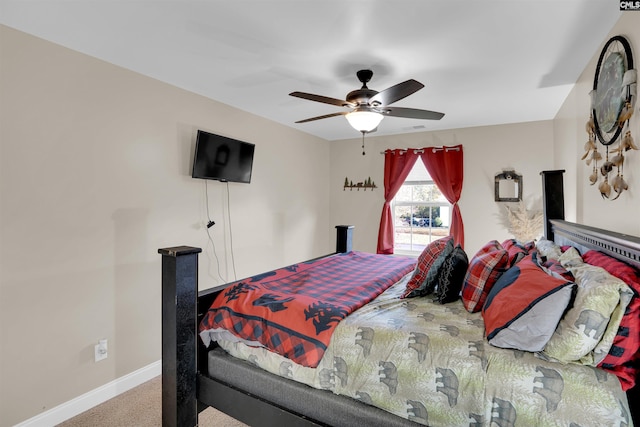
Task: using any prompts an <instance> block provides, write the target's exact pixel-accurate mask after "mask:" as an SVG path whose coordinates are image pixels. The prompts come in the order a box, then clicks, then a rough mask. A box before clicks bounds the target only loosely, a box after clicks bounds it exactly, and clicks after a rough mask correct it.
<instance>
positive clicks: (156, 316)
mask: <svg viewBox="0 0 640 427" xmlns="http://www.w3.org/2000/svg"><path fill="white" fill-rule="evenodd" d="M615 34H624V35H626V36H627V37H629V39H630V41H631V44H632V47H633V48H634V54H636V55H640V51H638V48H637V46H639V45H640V14H637V13H633V12H629V13H625V14H623V17H622V19H621V21H620V22H619V23H618V25H617V26H616V27H615V29H614V30H613V31H612V34H611V35H615ZM605 41H606V40H604V41H603V45H604V42H605ZM598 54H599V52H596V53H595V54H594V59H593V60H592V62H591V64H590V65H589V66H588V67H587V69H586V70H585V71H584V73H583V75H582V77H581V78H580V80H579V81H578V83H577V85H576V88H575V89H574V91H573V92H572V93H571V96H569V98H568V99H567V101H566V102H565V104H564V106H563V107H562V109H561V111H560V112H559V114H558V117H557V118H556V119H555V120H553V121H543V122H531V123H520V124H514V125H505V126H489V127H481V128H469V129H457V130H451V131H439V132H424V133H414V134H409V135H402V136H392V137H370V136H368V137H367V138H366V148H367V155H366V156H362V155H361V150H360V144H361V140H360V139H359V138H354V139H353V140H346V141H336V142H332V143H327V142H326V141H322V140H320V139H317V138H314V137H311V136H309V135H307V134H303V133H300V132H296V131H295V130H292V129H289V128H286V127H283V126H279V125H276V124H273V123H271V122H268V121H266V120H263V119H261V118H258V117H255V116H252V115H249V114H247V113H244V112H240V111H238V110H235V109H233V108H230V107H228V106H225V105H221V104H219V103H216V102H214V101H211V100H208V99H205V98H203V97H200V96H197V95H194V94H192V93H189V92H186V91H183V90H179V89H176V88H174V87H171V86H168V85H165V84H162V83H160V82H158V81H155V80H153V79H149V78H146V77H142V76H140V75H137V74H135V73H132V72H129V71H126V70H123V69H120V68H117V67H114V66H112V65H109V64H106V63H104V62H101V61H97V60H95V59H92V58H89V57H87V56H84V55H81V54H78V53H74V52H72V51H69V50H66V49H64V48H61V47H58V46H55V45H52V44H50V43H47V42H44V41H41V40H38V39H36V38H33V37H30V36H27V35H25V34H22V33H19V32H16V31H13V30H10V29H8V28H6V27H2V26H0V55H1V56H0V64H1V68H0V72H1V75H0V137H1V139H0V174H1V175H0V196H1V198H0V233H1V234H0V251H1V253H0V255H1V258H0V259H1V261H0V346H2V347H1V349H0V414H2V416H1V417H0V426H5V425H12V424H14V423H16V422H19V421H22V420H25V419H28V418H30V417H33V416H35V415H37V414H39V413H41V412H43V411H46V410H48V409H50V408H52V407H54V406H56V405H59V404H61V403H64V402H67V401H69V400H70V399H72V398H74V397H77V396H80V395H82V394H83V393H85V392H88V391H90V390H92V389H95V388H97V387H99V386H101V385H103V384H105V383H107V382H109V381H112V380H114V379H117V378H120V377H122V376H123V375H126V374H127V373H129V372H132V371H134V370H136V369H138V368H141V367H144V366H146V365H148V364H150V363H152V362H155V361H157V360H158V359H159V358H160V288H159V284H160V256H159V255H158V254H157V249H158V248H160V247H165V246H172V245H177V244H188V245H193V246H200V247H204V248H206V251H205V253H203V255H201V257H200V260H201V271H200V274H201V285H202V286H203V287H207V286H208V285H209V284H215V283H219V282H220V281H221V280H220V279H219V277H218V270H217V267H216V265H217V263H216V261H215V260H214V258H213V253H212V250H211V248H210V246H208V244H207V237H206V233H205V231H204V228H203V224H204V223H205V222H206V220H207V216H206V206H205V193H204V190H205V186H204V182H203V181H200V180H193V179H191V178H190V164H191V156H192V154H191V153H192V151H193V143H194V138H195V133H196V130H197V129H198V128H202V129H205V130H209V131H212V132H215V133H220V134H223V135H226V136H231V137H234V138H238V139H242V140H246V141H249V142H253V143H255V144H256V160H255V169H254V175H253V182H252V183H251V184H250V185H242V184H230V185H229V189H230V199H231V220H232V221H231V224H230V222H229V219H228V217H227V213H226V212H227V210H226V200H227V194H226V186H225V185H223V184H221V183H218V182H213V181H212V182H210V183H209V185H208V189H209V207H210V212H211V217H212V219H214V220H215V221H216V223H217V225H216V226H214V228H212V229H211V230H212V233H213V236H214V240H215V242H216V250H217V253H218V255H219V257H220V264H221V269H220V273H221V275H222V276H223V277H224V278H227V279H231V278H232V276H233V268H232V265H231V257H230V256H229V246H230V242H231V239H230V236H229V228H230V225H232V226H233V244H234V249H235V264H236V270H237V276H238V277H244V276H247V275H250V274H254V273H258V272H262V271H265V270H267V269H270V268H275V267H278V266H282V265H285V264H288V263H291V262H295V261H298V260H302V259H307V258H310V257H312V256H316V255H320V254H322V253H325V252H328V251H330V250H331V249H332V248H333V244H334V232H333V225H334V224H339V223H344V224H354V225H355V226H356V234H355V241H354V244H355V248H356V249H357V250H363V251H371V252H373V251H375V248H376V239H377V231H378V224H379V221H380V212H381V206H382V198H383V194H384V192H383V189H382V184H383V178H382V169H383V166H382V165H383V156H382V155H380V154H379V153H380V152H381V151H383V150H384V149H386V148H406V147H424V146H434V145H456V144H462V145H463V146H464V150H465V170H464V173H465V178H464V179H465V181H464V189H463V193H462V199H461V201H460V207H461V210H462V216H463V219H464V222H465V234H466V250H467V252H468V253H473V252H475V251H476V250H477V249H478V248H479V247H480V246H481V245H482V244H484V243H485V242H486V241H488V240H490V239H503V238H507V237H509V235H508V233H507V231H506V229H505V228H504V226H503V225H501V223H500V219H501V212H502V207H501V205H500V204H497V203H496V202H494V201H493V177H494V175H495V174H496V173H498V172H500V171H501V170H502V169H503V168H508V167H509V168H514V169H516V170H517V171H518V172H520V173H522V174H523V176H524V199H525V201H526V202H527V204H529V205H530V206H531V207H533V208H540V206H541V194H540V182H541V181H540V176H539V172H540V171H541V170H545V169H561V168H562V169H567V174H566V176H565V189H566V192H567V210H568V214H567V216H568V218H570V219H578V220H580V221H582V220H584V222H586V223H588V224H592V225H597V226H601V227H606V228H612V229H617V230H619V231H624V232H628V233H632V234H635V235H640V225H639V223H638V219H637V218H638V216H637V214H636V212H638V208H639V207H640V197H639V196H638V191H640V172H638V171H639V170H640V168H639V167H638V165H640V152H633V153H630V156H629V157H628V163H627V167H626V171H627V173H626V174H625V178H626V179H627V180H628V181H629V183H630V187H631V188H630V191H629V192H628V193H625V194H624V195H623V196H622V197H621V198H620V199H619V200H617V201H615V202H609V201H602V200H601V199H600V196H599V195H598V194H597V190H595V189H594V188H593V187H590V186H588V185H587V184H586V176H587V175H588V173H587V170H586V166H585V165H584V164H583V163H582V162H580V161H579V157H580V156H581V155H582V146H583V144H584V141H585V140H586V134H585V133H584V123H585V121H586V119H587V117H588V97H587V94H588V92H589V90H590V88H591V84H592V79H593V72H594V70H595V63H596V61H597V57H598ZM635 59H636V62H637V61H638V60H640V57H637V56H636V58H635ZM447 113H448V114H454V113H455V112H447ZM398 120H401V119H398ZM632 129H634V132H635V133H634V136H635V138H636V141H639V140H640V120H639V119H638V112H637V106H636V115H635V117H634V120H633V123H632ZM283 165H284V167H283ZM345 176H348V177H349V178H350V179H353V180H354V181H359V180H364V179H366V178H367V177H369V176H370V177H371V178H372V179H373V180H374V181H375V182H376V184H377V185H378V187H379V188H378V189H377V190H375V191H367V192H362V191H360V192H357V191H355V192H349V191H343V189H342V185H343V182H344V178H345ZM309 236H311V237H309ZM100 338H108V339H109V353H110V356H109V358H108V359H107V360H106V361H103V362H100V363H94V362H93V346H94V344H95V343H97V340H98V339H100Z"/></svg>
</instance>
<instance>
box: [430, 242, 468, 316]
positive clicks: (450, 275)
mask: <svg viewBox="0 0 640 427" xmlns="http://www.w3.org/2000/svg"><path fill="white" fill-rule="evenodd" d="M468 267H469V260H468V258H467V254H466V253H465V251H464V250H463V249H462V247H461V246H460V245H457V246H456V247H455V248H454V249H453V252H451V254H449V256H447V257H446V259H445V261H444V263H443V265H442V269H441V270H440V273H439V274H438V279H437V283H436V288H435V298H434V301H437V302H439V303H440V304H447V303H449V302H453V301H456V300H457V299H458V298H460V290H461V289H462V282H463V281H464V276H465V274H466V273H467V268H468Z"/></svg>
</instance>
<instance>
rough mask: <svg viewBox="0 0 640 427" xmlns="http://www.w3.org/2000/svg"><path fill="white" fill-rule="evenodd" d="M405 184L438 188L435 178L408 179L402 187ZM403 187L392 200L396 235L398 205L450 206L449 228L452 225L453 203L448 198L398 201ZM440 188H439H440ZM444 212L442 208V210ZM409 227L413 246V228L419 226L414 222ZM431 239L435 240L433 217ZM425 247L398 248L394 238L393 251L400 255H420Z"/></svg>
mask: <svg viewBox="0 0 640 427" xmlns="http://www.w3.org/2000/svg"><path fill="white" fill-rule="evenodd" d="M405 185H409V186H418V185H433V186H435V187H436V188H438V186H437V184H436V183H435V182H434V181H433V180H411V181H409V180H407V181H405V182H403V183H402V187H404V186H405ZM402 187H401V188H400V190H399V191H398V193H397V194H396V196H395V197H394V198H393V200H392V202H391V214H392V217H393V218H394V221H393V232H394V236H395V234H396V221H395V218H396V207H402V206H409V207H413V208H416V207H422V206H428V207H440V208H442V207H447V208H449V209H448V210H449V218H448V223H449V228H450V227H451V217H452V213H453V205H452V204H451V203H449V201H447V200H446V199H445V200H444V201H427V202H423V201H411V202H406V201H398V200H397V197H398V195H399V194H401V192H402ZM438 189H439V188H438ZM440 212H442V210H441V211H440ZM409 228H410V229H411V233H410V234H411V237H410V247H413V236H414V233H413V229H414V228H417V227H416V226H414V225H413V224H411V223H409ZM428 228H429V241H433V240H432V238H433V234H432V230H433V228H434V227H433V223H432V218H431V217H430V218H429V225H428ZM422 251H423V249H417V250H407V249H398V248H397V247H396V241H395V238H394V242H393V253H395V254H398V255H409V256H416V257H417V256H419V255H420V254H421V253H422Z"/></svg>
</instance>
